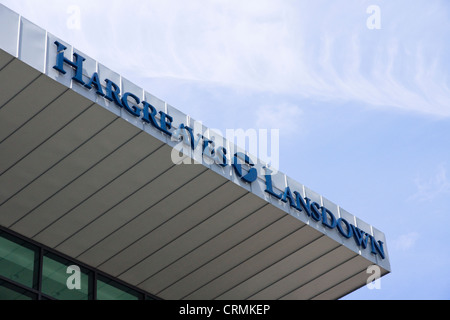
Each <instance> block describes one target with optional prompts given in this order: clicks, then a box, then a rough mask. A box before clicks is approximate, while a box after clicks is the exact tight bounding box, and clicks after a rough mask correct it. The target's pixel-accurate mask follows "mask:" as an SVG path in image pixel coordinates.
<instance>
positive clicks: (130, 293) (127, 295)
mask: <svg viewBox="0 0 450 320" xmlns="http://www.w3.org/2000/svg"><path fill="white" fill-rule="evenodd" d="M139 296H140V295H139V293H137V292H136V291H134V290H132V289H129V288H127V287H125V286H123V285H121V284H119V283H117V282H115V281H112V280H109V279H107V278H103V277H99V279H98V280H97V300H139Z"/></svg>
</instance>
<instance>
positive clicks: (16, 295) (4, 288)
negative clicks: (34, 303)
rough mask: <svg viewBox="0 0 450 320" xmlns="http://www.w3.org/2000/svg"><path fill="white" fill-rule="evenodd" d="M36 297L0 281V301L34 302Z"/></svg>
mask: <svg viewBox="0 0 450 320" xmlns="http://www.w3.org/2000/svg"><path fill="white" fill-rule="evenodd" d="M35 299H37V295H35V294H33V293H31V292H28V291H27V290H25V289H22V288H19V287H17V286H15V285H12V284H10V283H7V282H6V281H2V280H0V300H35Z"/></svg>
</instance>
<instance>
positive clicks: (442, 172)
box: [409, 164, 450, 201]
mask: <svg viewBox="0 0 450 320" xmlns="http://www.w3.org/2000/svg"><path fill="white" fill-rule="evenodd" d="M414 184H415V186H416V188H417V192H416V193H414V194H413V195H412V196H411V197H410V198H409V199H410V200H418V201H431V200H434V199H435V198H437V197H440V196H443V195H450V180H449V179H448V177H447V169H446V167H445V165H444V164H440V165H439V166H438V167H437V170H436V173H435V174H434V175H433V176H432V177H430V178H428V179H423V178H419V177H417V178H415V179H414Z"/></svg>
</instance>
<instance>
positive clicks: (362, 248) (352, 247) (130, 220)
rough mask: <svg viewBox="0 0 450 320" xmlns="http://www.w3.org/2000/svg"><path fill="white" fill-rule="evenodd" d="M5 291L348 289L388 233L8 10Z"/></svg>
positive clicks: (0, 98) (0, 284)
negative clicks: (273, 167)
mask: <svg viewBox="0 0 450 320" xmlns="http://www.w3.org/2000/svg"><path fill="white" fill-rule="evenodd" d="M0 26H1V30H2V33H1V34H0V157H1V159H0V160H1V161H0V226H1V229H0V298H1V299H21V298H24V299H168V300H181V299H186V300H198V299H204V300H211V299H228V300H230V299H231V300H244V299H257V300H274V299H290V300H292V299H338V298H340V297H342V296H345V295H346V294H348V293H350V292H352V291H354V290H356V289H358V288H360V287H362V286H364V285H366V282H367V279H368V276H369V274H368V273H367V270H368V268H369V267H371V266H375V267H376V268H378V269H379V270H380V276H382V275H385V274H387V273H389V272H390V263H389V255H388V250H387V244H386V239H385V235H384V234H383V232H381V231H380V230H378V229H376V228H375V227H373V226H372V225H370V224H368V223H366V222H364V221H362V220H360V219H358V218H357V217H356V216H354V215H352V214H350V213H349V212H347V211H346V210H344V209H343V208H341V207H340V206H338V205H336V204H335V203H333V202H332V201H330V200H328V199H326V198H325V197H323V196H321V195H320V194H318V193H316V192H314V191H312V190H310V189H309V188H308V187H306V186H304V185H302V184H300V183H298V182H297V181H295V180H294V179H292V178H291V177H289V176H287V175H286V174H284V173H282V172H274V171H273V170H271V168H270V167H269V166H268V165H267V164H265V163H263V162H262V161H260V160H259V159H257V158H255V157H253V156H251V155H249V154H248V152H246V151H245V150H242V149H240V148H239V147H237V146H235V145H234V144H233V143H232V142H230V141H227V140H226V139H225V138H223V137H221V136H220V135H218V134H217V133H215V132H213V131H211V130H209V129H208V128H207V127H205V126H203V125H202V124H201V123H199V122H197V121H195V119H192V118H191V117H189V116H188V115H186V114H184V113H183V112H181V111H180V110H178V109H176V108H174V107H173V106H171V105H169V104H167V103H166V102H164V101H162V100H160V99H158V98H157V97H155V96H153V95H152V94H150V93H148V92H147V91H145V90H144V89H142V88H139V87H138V86H136V85H135V84H133V83H132V82H131V81H129V80H128V79H125V78H123V77H122V76H121V75H119V74H117V73H116V72H114V71H112V70H111V69H109V68H108V67H106V66H104V65H102V64H101V63H100V62H98V61H96V60H94V59H92V58H90V57H89V56H88V55H87V54H85V53H83V52H80V51H79V50H77V49H76V48H74V47H73V46H71V45H70V44H68V43H66V42H64V41H63V40H61V39H58V38H56V37H55V36H53V35H52V34H50V33H49V32H47V31H45V30H43V29H42V28H40V27H38V26H36V25H35V24H33V23H32V22H30V21H28V20H27V19H25V18H23V17H21V16H20V15H19V14H17V13H15V12H13V11H11V10H9V9H8V8H6V7H4V6H2V5H0Z"/></svg>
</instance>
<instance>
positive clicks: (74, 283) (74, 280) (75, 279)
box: [66, 266, 81, 290]
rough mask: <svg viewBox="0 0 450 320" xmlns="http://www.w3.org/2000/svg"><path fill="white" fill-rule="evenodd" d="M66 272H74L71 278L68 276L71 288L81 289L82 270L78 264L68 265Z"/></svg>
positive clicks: (67, 282) (67, 283)
mask: <svg viewBox="0 0 450 320" xmlns="http://www.w3.org/2000/svg"><path fill="white" fill-rule="evenodd" d="M66 273H73V274H72V275H71V276H70V277H69V278H67V281H66V285H67V288H68V289H69V290H74V289H77V290H80V289H81V271H80V267H78V266H69V267H67V271H66Z"/></svg>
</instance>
